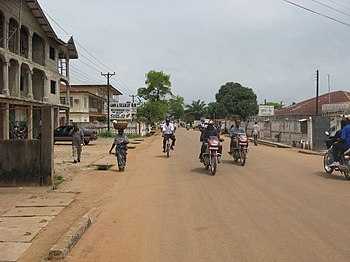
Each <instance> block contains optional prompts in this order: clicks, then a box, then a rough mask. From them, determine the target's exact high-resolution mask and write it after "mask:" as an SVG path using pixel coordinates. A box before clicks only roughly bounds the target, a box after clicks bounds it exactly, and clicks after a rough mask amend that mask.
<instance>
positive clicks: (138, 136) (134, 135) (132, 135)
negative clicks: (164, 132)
mask: <svg viewBox="0 0 350 262" xmlns="http://www.w3.org/2000/svg"><path fill="white" fill-rule="evenodd" d="M126 136H127V137H128V138H130V139H132V138H141V137H142V136H140V135H137V134H126Z"/></svg>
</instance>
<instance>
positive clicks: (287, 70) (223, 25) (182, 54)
mask: <svg viewBox="0 0 350 262" xmlns="http://www.w3.org/2000/svg"><path fill="white" fill-rule="evenodd" d="M38 1H39V3H40V5H41V7H42V8H43V10H44V12H46V13H47V15H49V16H50V17H52V18H53V19H54V21H55V22H56V23H57V24H58V25H59V26H60V27H62V28H63V29H64V30H65V31H66V32H68V33H69V34H70V35H73V37H74V39H75V41H76V42H77V49H78V52H79V53H80V58H79V59H78V61H74V62H73V63H72V72H71V75H72V77H71V82H72V83H73V84H77V83H100V84H104V83H106V80H105V78H103V77H102V76H101V75H100V72H104V73H107V72H108V71H109V72H116V74H117V76H114V77H112V82H111V83H112V84H113V86H115V87H116V88H117V89H119V90H120V91H121V92H122V93H123V94H124V96H123V97H122V99H121V100H123V101H126V100H129V99H130V97H129V95H131V94H136V93H137V89H138V88H139V87H142V86H144V81H145V74H146V73H147V72H148V71H149V70H157V71H163V72H164V73H166V74H170V75H171V82H172V91H173V93H174V94H175V95H180V96H182V97H184V98H185V102H186V103H187V104H189V103H191V101H193V100H198V99H201V100H202V101H205V102H206V103H209V102H213V101H215V94H216V93H217V92H218V90H219V88H220V86H221V85H223V84H225V83H226V82H239V83H241V84H242V85H243V86H246V87H250V88H252V89H253V91H254V92H255V93H256V94H257V97H258V102H259V103H263V102H264V99H266V100H267V101H271V102H280V101H283V103H284V104H287V105H288V104H291V103H292V102H299V101H302V100H304V99H307V98H311V97H313V96H314V95H315V75H316V74H315V71H316V70H317V69H318V70H320V94H323V93H326V92H328V81H327V80H328V78H327V75H329V76H330V87H331V90H332V91H334V90H345V91H350V90H349V88H350V1H349V0H318V1H314V0H290V1H291V2H294V3H296V4H299V5H302V6H304V7H306V8H310V9H312V10H314V11H316V12H319V13H321V14H324V15H327V16H329V17H331V18H334V19H337V20H339V21H341V22H344V23H347V24H348V25H344V24H341V23H339V22H335V21H333V20H330V19H327V18H324V17H321V16H319V15H316V14H314V13H311V12H308V11H306V10H303V9H301V8H298V7H296V6H293V5H291V4H289V3H286V2H285V1H282V0H215V1H208V0H172V1H170V0H147V1H146V0H128V1H125V0H101V1H95V0H94V1H93V0H60V1H54V0H38ZM317 2H319V3H323V4H324V5H328V6H330V7H332V8H333V9H337V10H339V11H341V12H343V13H340V12H337V11H335V10H332V9H331V8H327V7H325V6H322V5H320V4H319V3H317ZM48 19H49V21H50V22H51V25H52V26H53V28H54V29H55V31H56V34H57V35H58V36H59V37H61V38H64V37H65V35H67V33H66V32H64V31H63V30H62V29H60V28H59V26H57V24H55V22H54V21H52V20H51V19H50V18H49V17H48ZM91 55H92V56H94V57H92V56H91ZM95 58H97V59H98V61H97V60H96V59H95ZM100 62H102V63H103V64H104V65H101V63H100ZM100 67H102V68H100Z"/></svg>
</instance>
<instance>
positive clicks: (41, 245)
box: [19, 136, 156, 261]
mask: <svg viewBox="0 0 350 262" xmlns="http://www.w3.org/2000/svg"><path fill="white" fill-rule="evenodd" d="M154 139H156V136H152V137H148V138H144V140H143V141H142V142H141V143H139V142H135V143H132V144H131V145H132V146H131V147H132V148H133V149H129V153H128V157H127V169H126V171H125V172H123V173H119V172H118V171H117V170H118V168H117V166H116V165H115V166H113V167H112V168H111V169H110V170H97V169H96V167H95V166H94V165H93V164H94V163H97V162H100V163H101V162H106V163H107V162H108V164H116V159H115V156H114V155H112V154H109V153H108V151H109V149H110V147H111V144H112V143H113V139H112V138H105V139H104V138H102V139H101V138H99V139H98V140H96V141H93V142H91V144H89V145H86V146H84V147H83V152H82V158H81V162H80V163H77V164H73V162H72V148H71V145H70V144H69V143H59V144H55V148H54V150H55V162H54V163H55V164H54V165H55V167H54V169H55V171H54V174H55V176H57V177H59V178H62V180H63V182H62V183H60V184H58V185H57V186H56V188H55V189H53V190H52V191H54V192H57V193H68V192H70V193H75V195H76V197H75V200H74V202H73V203H72V204H71V205H70V206H68V207H67V208H65V209H64V210H63V211H62V212H61V213H60V214H59V215H58V216H57V217H55V218H54V219H53V220H52V221H51V222H50V223H49V224H48V226H46V227H45V228H44V229H43V230H41V232H40V233H39V234H38V235H37V236H36V237H35V239H34V240H33V241H32V245H31V247H30V248H29V249H28V250H27V252H26V253H25V254H24V255H23V256H22V258H21V259H20V260H19V261H46V260H48V253H49V250H50V248H51V247H52V245H54V244H55V243H56V242H57V241H58V240H59V238H60V237H61V236H62V235H63V234H64V233H65V232H66V231H67V230H68V229H69V228H70V226H71V225H72V224H73V223H74V222H75V221H76V220H77V219H79V218H80V217H81V216H83V215H84V214H86V213H87V212H88V211H91V210H95V211H94V212H93V213H95V214H98V207H99V206H101V205H102V203H103V202H104V201H106V200H108V195H109V194H108V192H109V191H110V189H111V188H113V186H114V185H115V184H116V183H118V182H119V181H120V179H121V178H123V177H125V176H127V175H128V174H129V173H130V172H131V171H130V169H129V168H128V167H129V166H132V165H134V164H136V161H137V156H138V155H139V154H140V153H141V152H142V151H143V150H144V149H145V148H147V145H148V144H149V143H151V141H153V140H154ZM131 141H132V140H131Z"/></svg>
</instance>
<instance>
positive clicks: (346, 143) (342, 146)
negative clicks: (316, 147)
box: [329, 119, 350, 167]
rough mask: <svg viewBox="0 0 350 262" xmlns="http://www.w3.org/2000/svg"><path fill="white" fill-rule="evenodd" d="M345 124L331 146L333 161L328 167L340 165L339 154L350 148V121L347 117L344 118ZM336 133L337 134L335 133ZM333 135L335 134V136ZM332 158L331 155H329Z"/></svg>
mask: <svg viewBox="0 0 350 262" xmlns="http://www.w3.org/2000/svg"><path fill="white" fill-rule="evenodd" d="M345 121H346V124H347V125H345V126H344V127H343V128H342V130H341V136H340V138H339V137H338V138H336V139H337V143H335V144H334V145H333V146H332V148H333V154H332V156H333V158H334V162H332V163H331V164H330V165H329V167H337V166H339V165H340V163H339V160H340V154H341V153H343V152H345V151H346V150H348V149H349V148H350V123H349V120H348V119H345ZM342 124H345V122H343V123H342ZM336 135H337V134H336ZM336 135H335V136H336ZM330 158H332V157H330Z"/></svg>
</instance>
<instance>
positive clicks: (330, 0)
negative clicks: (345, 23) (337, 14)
mask: <svg viewBox="0 0 350 262" xmlns="http://www.w3.org/2000/svg"><path fill="white" fill-rule="evenodd" d="M329 2H331V3H333V4H336V5H339V6H341V7H343V8H345V9H348V10H350V8H349V7H346V6H345V5H342V4H339V3H337V2H335V1H332V0H329Z"/></svg>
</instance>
